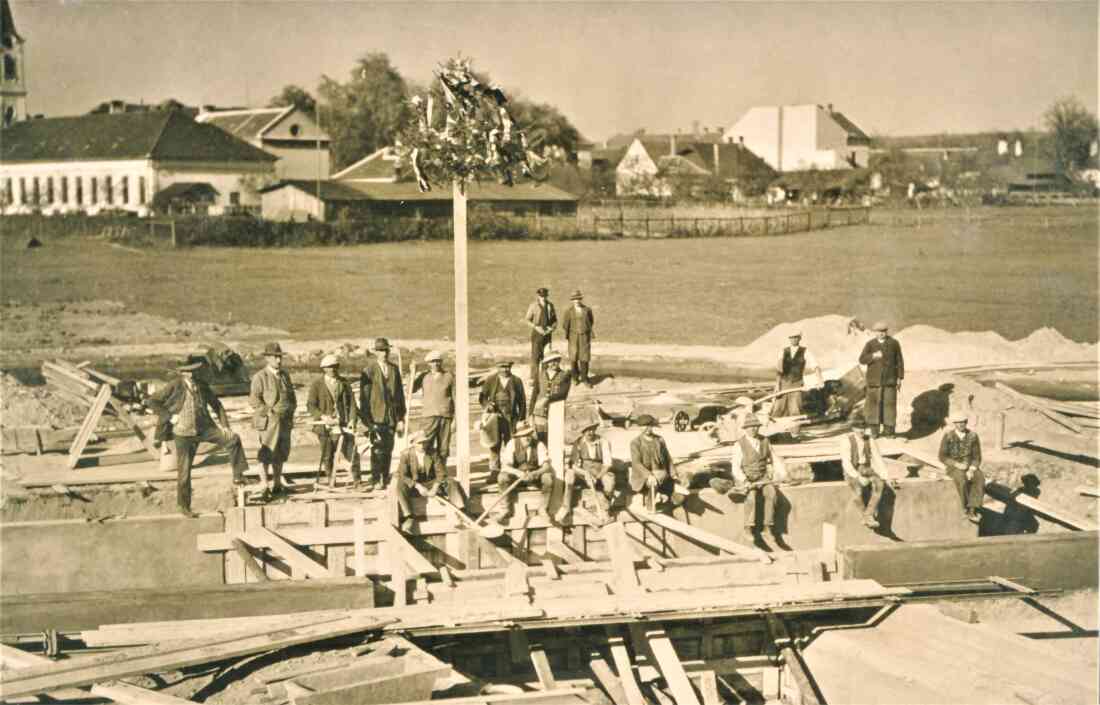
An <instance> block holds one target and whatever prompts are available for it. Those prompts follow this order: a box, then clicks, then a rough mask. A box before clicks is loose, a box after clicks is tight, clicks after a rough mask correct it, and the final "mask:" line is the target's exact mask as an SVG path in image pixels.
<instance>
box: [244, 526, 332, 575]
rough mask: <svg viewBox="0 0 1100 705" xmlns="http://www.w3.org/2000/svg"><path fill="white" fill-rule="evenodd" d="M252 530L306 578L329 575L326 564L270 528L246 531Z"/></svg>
mask: <svg viewBox="0 0 1100 705" xmlns="http://www.w3.org/2000/svg"><path fill="white" fill-rule="evenodd" d="M253 532H255V533H258V534H260V535H261V536H263V537H264V540H265V543H266V544H267V545H268V546H270V547H271V548H272V549H274V551H275V552H276V553H277V554H278V555H279V557H280V558H282V559H283V560H284V561H286V562H287V564H289V565H290V566H291V568H292V569H293V570H295V571H300V572H301V573H302V574H303V575H304V576H305V577H307V578H327V577H329V573H328V566H324V565H321V564H320V563H318V562H317V561H315V560H313V559H312V558H310V557H309V556H307V555H306V554H304V553H302V551H301V550H300V549H299V548H297V547H296V546H293V545H291V543H290V542H289V541H287V540H286V539H284V538H283V537H281V536H279V535H278V534H276V533H275V532H273V531H271V530H270V529H267V528H264V527H257V528H255V529H253V530H251V531H249V532H248V533H249V534H251V533H253ZM248 543H251V542H248Z"/></svg>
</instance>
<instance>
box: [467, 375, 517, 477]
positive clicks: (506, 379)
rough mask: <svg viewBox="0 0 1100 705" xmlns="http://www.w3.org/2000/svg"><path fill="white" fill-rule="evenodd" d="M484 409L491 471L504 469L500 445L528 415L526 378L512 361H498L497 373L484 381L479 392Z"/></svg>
mask: <svg viewBox="0 0 1100 705" xmlns="http://www.w3.org/2000/svg"><path fill="white" fill-rule="evenodd" d="M477 398H478V402H479V403H480V404H481V408H482V410H483V412H484V413H483V415H482V420H481V435H482V445H484V446H485V447H486V449H487V450H488V451H489V471H490V472H492V471H495V470H499V469H500V449H501V447H503V446H504V444H505V443H507V442H508V439H510V438H511V437H512V429H513V428H515V426H516V424H517V423H519V422H520V421H521V420H523V418H524V417H525V416H527V395H526V392H524V390H523V382H522V381H520V378H519V377H516V376H515V375H514V374H512V363H511V362H510V361H508V360H500V361H498V362H497V371H496V374H492V375H489V376H488V377H486V378H485V380H484V381H483V382H482V383H481V391H480V392H478V395H477Z"/></svg>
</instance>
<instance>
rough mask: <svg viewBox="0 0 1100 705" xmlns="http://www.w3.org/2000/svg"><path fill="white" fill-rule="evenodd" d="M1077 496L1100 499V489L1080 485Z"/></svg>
mask: <svg viewBox="0 0 1100 705" xmlns="http://www.w3.org/2000/svg"><path fill="white" fill-rule="evenodd" d="M1077 494H1083V495H1085V496H1086V497H1100V489H1097V488H1096V487H1087V486H1085V485H1079V486H1078V487H1077Z"/></svg>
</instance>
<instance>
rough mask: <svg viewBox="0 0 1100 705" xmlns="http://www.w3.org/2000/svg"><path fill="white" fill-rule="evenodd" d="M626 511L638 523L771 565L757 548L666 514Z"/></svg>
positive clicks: (634, 510)
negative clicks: (647, 523) (645, 522)
mask: <svg viewBox="0 0 1100 705" xmlns="http://www.w3.org/2000/svg"><path fill="white" fill-rule="evenodd" d="M627 511H628V512H630V513H631V514H633V515H634V516H635V518H637V519H639V520H640V521H648V522H651V523H654V524H657V525H658V526H662V527H664V528H666V529H668V530H669V531H671V532H673V533H676V534H680V535H681V536H686V537H687V538H689V539H693V540H695V541H698V542H699V543H703V544H706V545H708V546H713V547H714V548H717V549H719V550H722V551H725V552H726V553H730V554H733V555H735V556H743V557H749V558H755V559H757V560H759V561H760V562H761V563H771V562H772V560H773V559H772V557H771V556H769V555H768V554H767V553H765V552H764V551H761V550H760V549H758V548H749V547H748V546H743V545H741V544H739V543H737V542H735V541H730V540H729V539H727V538H723V537H721V536H718V535H717V534H713V533H711V532H709V531H707V530H705V529H700V528H699V527H696V526H691V525H690V524H685V523H684V522H682V521H678V520H676V519H673V518H672V517H670V516H668V515H666V514H660V513H656V512H646V511H642V510H639V509H628V510H627Z"/></svg>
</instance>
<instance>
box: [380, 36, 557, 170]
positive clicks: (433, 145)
mask: <svg viewBox="0 0 1100 705" xmlns="http://www.w3.org/2000/svg"><path fill="white" fill-rule="evenodd" d="M435 77H436V79H437V81H438V86H439V91H438V93H435V92H434V91H431V92H429V93H428V94H427V95H423V96H420V95H417V96H414V97H413V98H411V99H410V101H409V102H410V104H411V106H412V114H413V119H412V120H410V121H409V123H407V124H406V125H405V128H404V129H403V130H402V131H401V136H400V137H399V139H398V140H397V145H396V146H397V153H398V159H399V166H400V167H402V168H408V169H410V170H411V171H412V173H413V174H414V176H415V177H416V182H417V185H418V186H419V187H420V190H421V191H430V190H431V188H432V186H433V185H436V184H440V183H451V182H455V181H457V182H459V183H460V184H465V183H466V182H468V181H471V180H473V181H479V180H482V179H490V178H491V179H495V180H497V181H499V182H500V183H502V184H507V185H509V186H511V185H512V184H513V183H514V182H515V179H516V178H517V177H521V176H522V177H527V178H530V179H534V180H536V181H542V180H544V179H545V178H546V173H545V171H546V166H547V164H548V162H549V159H550V158H552V157H556V156H558V155H556V154H555V153H554V152H555V148H545V149H543V150H542V153H541V154H540V153H539V152H538V148H539V144H538V142H539V140H538V139H535V140H533V141H534V142H535V144H531V143H529V141H528V138H527V135H525V134H524V132H523V130H522V129H521V128H520V127H519V126H518V125H516V123H515V121H514V120H513V119H512V116H511V114H510V113H509V111H508V99H507V97H505V95H504V92H503V91H502V90H501V89H500V87H498V86H496V85H487V84H486V83H484V82H482V81H481V80H479V79H478V78H477V77H476V76H475V75H474V73H473V70H472V68H471V64H470V60H469V59H461V58H460V59H451V60H449V61H447V62H446V63H445V64H443V65H441V66H440V67H439V68H438V69H437V70H436V71H435ZM440 102H441V103H442V105H438V104H437V103H440Z"/></svg>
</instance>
